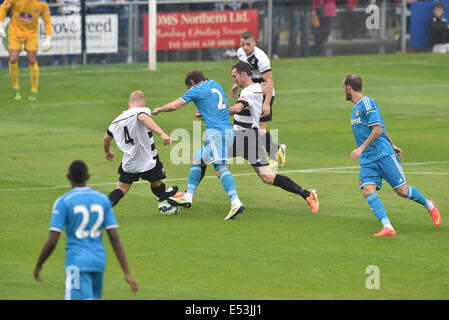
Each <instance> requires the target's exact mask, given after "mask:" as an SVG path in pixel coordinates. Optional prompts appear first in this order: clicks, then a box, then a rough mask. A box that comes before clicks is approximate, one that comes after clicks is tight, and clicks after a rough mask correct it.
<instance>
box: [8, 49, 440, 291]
mask: <svg viewBox="0 0 449 320" xmlns="http://www.w3.org/2000/svg"><path fill="white" fill-rule="evenodd" d="M233 64H234V62H233V61H224V62H188V63H187V62H182V63H161V64H159V65H158V71H156V72H149V71H147V70H146V68H147V66H146V65H142V64H137V65H125V64H124V65H108V66H86V67H78V68H74V69H72V68H69V67H67V68H66V67H59V68H54V67H53V68H41V72H40V74H41V76H40V91H39V100H38V101H37V102H29V101H28V100H27V97H28V91H29V75H28V69H21V70H20V83H21V87H22V96H23V100H22V101H19V102H16V101H13V99H12V90H11V89H10V82H9V75H8V71H7V70H0V88H1V90H0V101H1V105H0V136H1V138H0V150H2V156H1V157H0V217H1V223H0V274H1V277H0V299H63V298H64V276H65V275H64V254H65V250H64V245H65V235H62V236H61V238H60V241H59V243H58V246H57V248H56V249H55V251H54V252H53V254H52V256H51V257H50V258H49V260H47V262H46V263H45V264H44V268H43V271H42V273H41V274H42V277H43V279H44V282H42V283H40V282H37V281H35V280H34V278H33V275H32V271H33V268H34V265H35V263H36V261H37V258H38V255H39V252H40V249H41V247H42V245H43V243H44V241H45V240H46V239H47V236H48V232H49V231H48V225H49V223H50V218H51V210H52V206H53V203H54V201H55V200H56V199H57V198H58V197H59V196H61V195H62V194H64V193H66V192H67V191H69V190H70V188H69V184H68V181H67V180H66V178H65V175H66V173H67V170H68V166H69V164H70V163H71V161H73V160H76V159H82V160H84V161H85V162H86V163H87V165H88V167H89V171H90V174H91V179H90V180H89V181H88V183H89V186H90V187H92V188H95V189H97V190H99V191H101V192H103V193H105V194H106V195H107V194H109V192H110V191H112V190H113V189H114V188H115V185H116V182H117V180H118V174H117V168H118V166H119V164H120V158H121V152H120V151H119V150H118V149H117V147H116V146H115V144H113V149H112V150H113V151H114V153H115V155H116V158H117V160H116V161H115V162H114V163H111V162H108V161H106V160H105V157H104V151H103V146H102V139H103V136H104V134H105V132H106V129H107V127H108V126H109V124H110V123H111V122H112V120H113V119H114V118H115V117H116V116H118V115H119V114H120V113H121V112H122V111H123V110H125V109H126V108H127V98H128V96H129V94H130V92H131V91H133V90H142V91H143V92H144V93H145V94H146V96H147V98H148V100H147V106H148V107H150V108H151V109H154V108H155V107H159V106H162V105H164V104H165V103H167V102H170V101H172V100H175V99H176V98H178V97H180V96H181V95H182V94H183V93H184V92H185V86H184V77H185V74H186V73H187V72H188V71H190V70H193V69H198V70H201V71H203V72H204V73H205V75H206V76H207V77H208V78H209V79H213V80H216V81H218V82H220V83H221V85H222V86H223V88H224V90H225V92H229V90H230V88H231V86H232V80H231V76H230V68H231V66H232V65H233ZM272 69H273V76H274V81H275V88H276V100H275V102H274V107H273V109H274V110H273V117H274V120H273V121H272V122H270V123H269V128H271V129H278V137H279V142H280V143H284V144H286V146H287V163H286V165H285V166H284V167H280V168H279V170H278V173H281V174H283V175H286V176H288V177H290V178H291V179H292V180H294V181H295V182H297V183H298V184H299V185H301V186H302V187H304V188H307V189H310V188H313V189H316V190H317V191H318V196H319V201H320V212H319V213H318V214H312V213H310V211H309V208H308V206H307V204H306V203H305V201H304V200H303V199H302V198H301V197H300V196H296V195H293V194H291V193H288V192H286V191H284V190H282V189H280V188H277V187H273V186H269V185H265V184H263V183H262V181H260V179H259V177H257V176H256V175H255V174H254V171H253V170H252V168H251V166H250V165H248V164H247V163H245V164H232V165H230V170H231V172H232V173H233V175H234V178H235V182H236V188H237V191H238V193H239V197H240V199H241V200H242V202H243V203H244V204H245V208H246V210H245V212H244V213H243V214H241V215H239V216H238V217H237V218H236V219H235V220H233V221H230V222H225V221H224V220H223V219H224V217H225V216H226V215H227V213H228V211H229V208H230V205H229V200H228V197H227V196H226V194H225V192H224V190H223V188H222V186H221V183H220V181H219V180H218V179H217V178H216V177H215V173H214V170H213V167H211V166H209V167H208V169H207V170H208V171H207V173H206V178H205V179H204V180H203V181H202V182H201V184H200V186H199V188H198V189H197V192H196V194H195V201H194V203H193V206H192V207H191V208H190V209H182V208H181V209H180V211H179V213H178V214H177V215H173V216H164V215H162V214H160V213H159V212H158V210H157V205H158V203H157V201H156V199H155V196H154V195H153V194H152V193H151V190H150V186H149V184H148V183H146V182H143V181H142V180H141V181H140V182H139V183H136V184H135V185H133V186H132V188H131V190H130V192H129V193H128V194H127V195H126V196H125V197H124V198H123V199H122V200H121V201H120V203H119V204H118V205H117V206H116V207H115V208H114V211H115V216H116V218H117V220H118V223H119V228H118V232H119V234H120V236H121V239H122V241H123V244H124V247H125V251H126V254H127V258H128V263H129V265H130V268H131V272H132V274H133V276H134V278H135V279H136V282H137V283H138V285H139V291H138V293H137V296H136V299H151V300H159V299H162V300H177V299H188V300H190V299H194V300H196V299H201V300H204V299H205V300H209V299H211V300H215V299H232V300H234V299H237V300H238V299H248V300H259V299H261V300H278V299H282V300H297V299H448V298H449V296H448V292H449V263H448V262H449V241H448V239H449V232H448V231H449V215H448V213H449V102H448V96H449V95H448V92H449V77H448V72H449V60H448V58H447V56H444V55H431V54H410V55H406V56H402V55H384V56H346V57H333V58H308V59H282V60H273V61H272ZM349 73H358V74H360V75H361V77H362V79H363V81H364V87H363V93H364V94H365V95H367V96H371V97H373V98H374V99H375V100H376V101H377V103H378V105H379V107H380V110H381V112H382V116H383V120H384V122H385V125H386V129H387V131H388V133H389V134H390V136H391V138H392V140H393V141H394V142H395V144H396V145H397V146H399V147H400V148H402V149H403V151H404V154H403V158H402V164H403V168H404V171H405V175H406V178H407V183H408V184H409V185H412V186H415V187H417V188H418V189H419V190H420V191H421V192H422V193H423V194H424V195H425V196H426V197H428V198H429V199H433V200H435V202H436V204H437V205H438V208H439V210H440V212H441V214H442V225H441V226H440V227H438V228H437V227H435V226H434V225H433V223H432V220H431V219H430V217H429V215H428V213H427V211H426V210H425V209H424V207H422V206H421V205H418V204H416V203H415V202H413V201H410V200H407V199H402V198H399V197H398V196H397V195H396V194H395V193H394V191H393V190H392V189H391V188H390V186H389V185H388V184H387V183H386V182H384V184H383V188H382V190H381V191H380V192H379V197H380V198H381V200H382V201H383V203H384V205H385V207H386V209H387V214H388V215H389V218H390V220H391V222H392V224H393V226H394V227H395V229H396V231H397V232H398V235H397V236H394V237H383V238H377V237H373V234H374V233H376V232H378V231H380V229H381V224H380V223H379V222H378V220H377V219H376V217H375V216H374V214H373V213H372V212H371V211H370V209H369V207H368V204H367V202H366V200H365V199H364V198H363V195H362V193H361V191H360V190H359V188H358V182H359V180H358V168H359V163H358V161H357V162H351V161H350V160H349V154H350V152H351V151H352V150H353V149H354V148H355V141H354V137H353V134H352V130H351V125H350V114H351V109H352V103H351V102H349V101H346V100H345V96H344V94H343V92H342V88H341V83H342V80H343V78H344V77H345V76H346V75H347V74H349ZM228 100H229V102H230V105H233V103H234V102H235V100H234V99H233V98H232V97H231V96H230V94H228ZM195 112H196V108H195V106H194V105H193V103H190V104H189V105H187V106H184V107H183V108H182V109H180V110H179V111H177V112H174V113H161V114H159V115H157V116H154V120H155V121H156V122H157V123H158V124H159V126H161V127H162V128H163V129H164V131H165V132H166V133H168V134H170V133H171V132H173V131H174V130H175V129H178V128H183V129H186V130H188V132H190V133H192V130H193V129H192V127H193V121H194V117H193V114H194V113H195ZM203 126H204V125H203ZM203 128H204V127H203ZM155 142H156V147H157V149H158V151H159V154H160V158H161V161H162V162H163V164H164V167H165V169H166V175H167V180H166V185H167V186H171V185H178V186H179V187H180V189H182V190H184V189H185V188H186V185H187V175H188V172H189V164H174V163H172V162H171V161H170V147H168V146H163V145H162V143H161V139H160V138H159V137H158V136H155ZM178 143H180V142H179V141H173V147H175V146H176V145H177V144H178ZM103 241H104V243H105V247H106V250H107V257H108V260H107V267H106V271H105V275H104V288H103V298H104V299H132V295H131V291H130V290H129V286H128V284H127V283H126V282H125V281H124V276H123V273H122V270H121V268H120V266H119V263H118V261H117V259H116V257H115V255H114V252H113V251H112V249H111V246H110V244H109V241H108V237H107V235H106V234H103ZM370 266H375V267H374V268H375V270H377V271H378V272H377V273H376V274H377V276H378V279H379V283H378V284H379V286H378V289H376V288H373V289H369V287H370V286H369V285H368V287H367V283H368V284H370V283H371V284H372V283H373V282H371V281H370V279H371V278H369V277H370V276H371V275H373V274H372V273H371V272H370V270H373V269H371V268H370ZM367 272H368V273H367Z"/></svg>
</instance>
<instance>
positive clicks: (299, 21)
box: [286, 0, 335, 57]
mask: <svg viewBox="0 0 449 320" xmlns="http://www.w3.org/2000/svg"><path fill="white" fill-rule="evenodd" d="M313 1H314V0H288V1H286V4H287V7H288V10H289V12H290V37H289V47H288V53H289V55H290V57H296V56H297V50H296V43H297V42H296V38H297V36H298V32H299V30H301V44H300V52H299V55H300V56H301V57H307V56H308V55H309V36H310V18H311V16H312V3H313ZM333 1H334V5H335V0H333Z"/></svg>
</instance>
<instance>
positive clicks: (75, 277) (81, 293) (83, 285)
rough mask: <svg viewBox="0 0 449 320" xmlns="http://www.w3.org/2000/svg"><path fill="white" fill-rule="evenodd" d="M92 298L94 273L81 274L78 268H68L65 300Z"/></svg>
mask: <svg viewBox="0 0 449 320" xmlns="http://www.w3.org/2000/svg"><path fill="white" fill-rule="evenodd" d="M92 298H93V278H92V272H80V271H79V269H78V267H76V266H67V267H66V278H65V300H90V299H92Z"/></svg>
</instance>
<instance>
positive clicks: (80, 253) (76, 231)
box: [33, 160, 137, 300]
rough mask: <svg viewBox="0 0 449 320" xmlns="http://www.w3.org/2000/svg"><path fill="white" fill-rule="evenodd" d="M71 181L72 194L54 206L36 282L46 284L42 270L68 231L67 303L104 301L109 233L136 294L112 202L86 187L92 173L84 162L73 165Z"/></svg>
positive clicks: (70, 168) (38, 263)
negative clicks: (74, 301) (106, 244)
mask: <svg viewBox="0 0 449 320" xmlns="http://www.w3.org/2000/svg"><path fill="white" fill-rule="evenodd" d="M67 179H69V180H70V182H71V185H72V190H71V191H69V192H67V193H66V194H64V195H63V196H61V197H59V198H58V199H57V200H56V202H55V204H54V206H53V213H52V219H51V222H50V234H49V236H48V239H47V241H46V242H45V244H44V246H43V247H42V250H41V253H40V255H39V259H38V261H37V263H36V267H35V268H34V271H33V275H34V278H35V279H36V280H38V281H42V277H41V275H40V273H41V271H42V266H43V264H44V262H45V261H46V260H47V259H48V257H50V255H51V253H52V252H53V250H54V249H55V247H56V245H57V243H58V240H59V237H60V235H61V233H62V231H63V229H64V228H65V232H66V236H67V245H66V255H65V267H66V279H65V280H66V281H65V288H66V295H65V299H66V300H91V299H101V293H102V289H103V274H104V270H105V266H106V250H105V248H104V246H103V241H102V233H103V232H102V231H103V229H105V230H106V231H107V233H108V236H109V240H110V241H111V245H112V248H113V249H114V252H115V254H116V255H117V258H118V260H119V262H120V265H121V267H122V269H123V272H124V273H125V280H126V281H127V282H128V283H129V285H130V286H131V290H132V292H133V293H134V294H135V293H136V291H137V284H136V282H135V281H134V278H133V277H132V275H131V273H130V271H129V267H128V262H127V260H126V255H125V250H124V249H123V245H122V242H121V241H120V237H119V235H118V233H117V227H118V224H117V221H116V219H115V217H114V212H113V210H112V206H111V203H110V201H109V199H108V198H107V197H106V196H105V195H103V194H101V193H100V192H98V191H95V190H93V189H90V188H89V187H87V186H86V181H87V180H88V179H89V173H88V169H87V166H86V164H85V163H84V162H82V161H79V160H78V161H74V162H72V164H71V165H70V167H69V173H68V174H67Z"/></svg>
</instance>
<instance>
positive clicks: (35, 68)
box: [27, 51, 39, 100]
mask: <svg viewBox="0 0 449 320" xmlns="http://www.w3.org/2000/svg"><path fill="white" fill-rule="evenodd" d="M27 55H28V68H29V70H30V82H31V94H30V96H29V97H28V99H29V100H36V99H37V88H38V86H39V65H38V63H37V53H36V51H27Z"/></svg>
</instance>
